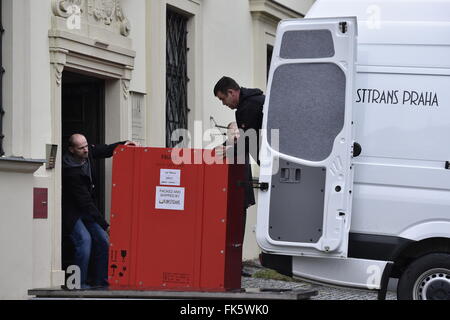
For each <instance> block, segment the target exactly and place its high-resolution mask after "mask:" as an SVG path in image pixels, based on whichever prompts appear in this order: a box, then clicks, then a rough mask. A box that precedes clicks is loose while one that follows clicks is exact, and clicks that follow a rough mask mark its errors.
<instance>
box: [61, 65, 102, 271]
mask: <svg viewBox="0 0 450 320" xmlns="http://www.w3.org/2000/svg"><path fill="white" fill-rule="evenodd" d="M61 109H62V110H61V112H62V132H61V134H62V153H64V152H66V151H67V147H68V139H69V137H70V136H71V135H72V134H74V133H81V134H83V135H84V136H85V137H86V139H87V140H88V143H90V144H103V143H105V81H104V80H102V79H97V78H93V77H89V76H85V75H82V74H77V73H72V72H68V71H64V72H63V78H62V103H61ZM94 166H95V167H96V172H97V176H96V177H95V179H94V185H95V186H96V188H95V192H96V198H97V203H96V204H97V208H98V209H99V210H100V212H102V213H103V214H104V212H105V211H104V208H105V160H96V161H95V163H94ZM72 255H73V245H72V243H71V241H70V240H69V239H68V236H67V235H64V236H63V240H62V268H63V270H65V269H66V268H67V267H68V266H69V265H71V264H72Z"/></svg>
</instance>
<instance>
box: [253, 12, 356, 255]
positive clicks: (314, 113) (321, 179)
mask: <svg viewBox="0 0 450 320" xmlns="http://www.w3.org/2000/svg"><path fill="white" fill-rule="evenodd" d="M356 38H357V24H356V18H333V19H328V18H327V19H301V20H286V21H282V22H281V23H280V25H279V27H278V30H277V36H276V42H275V48H274V55H273V58H272V64H271V69H270V74H269V84H268V90H267V96H266V102H265V105H264V121H263V137H262V146H261V154H260V158H261V171H260V183H264V184H267V185H268V186H269V188H268V189H267V190H261V191H259V197H258V214H257V215H258V216H257V229H256V235H257V241H258V244H259V245H260V247H261V248H262V249H263V250H264V251H266V252H270V253H278V254H286V255H293V256H297V255H298V256H300V255H304V256H327V257H331V256H338V257H346V256H347V247H348V233H349V228H350V218H351V204H352V194H351V192H352V186H353V170H352V164H351V158H352V152H353V128H352V126H353V124H352V101H353V92H354V90H353V79H354V73H355V61H356Z"/></svg>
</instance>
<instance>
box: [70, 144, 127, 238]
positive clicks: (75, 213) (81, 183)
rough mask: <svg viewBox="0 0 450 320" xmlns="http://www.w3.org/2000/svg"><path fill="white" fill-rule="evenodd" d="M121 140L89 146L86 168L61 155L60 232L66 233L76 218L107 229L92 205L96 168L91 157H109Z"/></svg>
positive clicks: (73, 224) (103, 220)
mask: <svg viewBox="0 0 450 320" xmlns="http://www.w3.org/2000/svg"><path fill="white" fill-rule="evenodd" d="M119 144H124V142H118V143H114V144H111V145H89V161H88V164H89V167H90V170H89V169H88V168H86V167H84V168H83V165H82V164H80V163H77V162H76V161H75V160H74V158H73V156H72V154H71V153H70V152H66V153H65V154H64V156H63V170H62V224H63V226H62V227H63V234H64V235H69V234H70V233H71V232H72V229H73V227H74V226H75V223H76V222H77V220H78V219H80V218H81V219H83V220H89V221H95V222H97V223H98V224H99V225H100V226H101V227H102V228H103V229H104V230H106V229H107V228H108V226H109V225H108V223H107V222H106V220H105V218H104V216H103V215H102V213H101V212H100V211H99V209H98V208H97V206H96V205H95V192H94V188H95V186H94V185H93V181H95V176H96V170H95V167H94V161H93V160H94V159H104V158H110V157H112V155H113V153H114V149H115V148H116V147H117V146H118V145H119Z"/></svg>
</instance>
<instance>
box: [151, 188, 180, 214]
mask: <svg viewBox="0 0 450 320" xmlns="http://www.w3.org/2000/svg"><path fill="white" fill-rule="evenodd" d="M155 208H156V209H163V210H184V188H175V187H156V203H155Z"/></svg>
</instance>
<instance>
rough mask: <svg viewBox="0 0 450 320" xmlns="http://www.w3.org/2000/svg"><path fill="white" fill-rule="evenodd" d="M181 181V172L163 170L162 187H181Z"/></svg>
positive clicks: (160, 177)
mask: <svg viewBox="0 0 450 320" xmlns="http://www.w3.org/2000/svg"><path fill="white" fill-rule="evenodd" d="M180 181H181V170H174V169H161V171H160V175H159V184H160V185H162V186H179V185H180Z"/></svg>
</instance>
